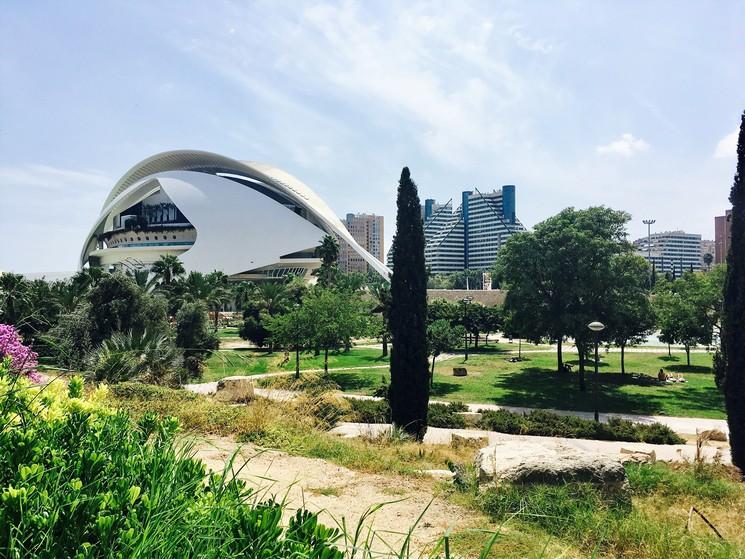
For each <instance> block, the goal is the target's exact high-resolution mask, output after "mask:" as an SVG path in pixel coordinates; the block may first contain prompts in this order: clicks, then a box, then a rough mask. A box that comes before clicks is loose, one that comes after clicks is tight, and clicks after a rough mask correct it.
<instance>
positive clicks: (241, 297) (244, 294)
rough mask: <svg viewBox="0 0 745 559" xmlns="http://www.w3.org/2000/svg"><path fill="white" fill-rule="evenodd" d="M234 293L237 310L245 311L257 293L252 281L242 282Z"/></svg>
mask: <svg viewBox="0 0 745 559" xmlns="http://www.w3.org/2000/svg"><path fill="white" fill-rule="evenodd" d="M233 291H234V292H235V306H236V308H237V309H238V310H243V307H245V306H246V304H247V303H248V302H249V301H250V300H251V299H252V298H253V296H254V294H255V293H256V286H255V285H254V284H253V283H251V282H250V281H242V282H239V283H238V284H236V286H235V288H234V289H233Z"/></svg>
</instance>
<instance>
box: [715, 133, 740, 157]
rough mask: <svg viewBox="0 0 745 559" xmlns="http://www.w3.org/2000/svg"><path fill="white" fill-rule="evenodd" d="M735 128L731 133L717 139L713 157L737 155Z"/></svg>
mask: <svg viewBox="0 0 745 559" xmlns="http://www.w3.org/2000/svg"><path fill="white" fill-rule="evenodd" d="M737 132H738V130H737V128H735V129H734V130H733V131H732V133H731V134H727V135H726V136H725V137H724V138H722V139H721V140H719V143H718V144H717V148H716V149H715V150H714V157H715V158H717V159H723V158H725V157H734V156H735V155H737Z"/></svg>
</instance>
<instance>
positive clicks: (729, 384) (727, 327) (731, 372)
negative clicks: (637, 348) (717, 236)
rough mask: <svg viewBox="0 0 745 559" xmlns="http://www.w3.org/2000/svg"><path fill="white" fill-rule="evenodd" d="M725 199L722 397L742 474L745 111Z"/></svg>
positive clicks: (734, 456) (744, 456)
mask: <svg viewBox="0 0 745 559" xmlns="http://www.w3.org/2000/svg"><path fill="white" fill-rule="evenodd" d="M729 200H730V202H731V203H732V217H731V219H732V225H731V228H732V243H731V245H730V249H729V254H728V255H727V280H726V283H725V288H724V316H723V319H724V320H723V322H724V328H723V333H722V351H723V354H724V358H725V360H726V369H725V370H726V373H725V379H724V398H725V404H726V406H727V423H728V424H729V431H730V446H731V448H732V451H731V452H732V463H733V464H734V465H735V466H737V467H738V468H740V471H741V472H742V474H743V477H745V111H744V112H743V114H742V120H741V123H740V137H739V139H738V142H737V172H736V174H735V180H734V183H733V184H732V191H731V192H730V196H729Z"/></svg>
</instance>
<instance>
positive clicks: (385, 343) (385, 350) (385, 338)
mask: <svg viewBox="0 0 745 559" xmlns="http://www.w3.org/2000/svg"><path fill="white" fill-rule="evenodd" d="M383 357H388V336H385V335H384V336H383Z"/></svg>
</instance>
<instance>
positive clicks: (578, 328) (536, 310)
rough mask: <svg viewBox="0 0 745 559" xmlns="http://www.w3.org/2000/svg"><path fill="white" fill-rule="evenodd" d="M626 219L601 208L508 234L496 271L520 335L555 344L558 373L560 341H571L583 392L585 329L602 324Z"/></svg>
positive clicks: (625, 246)
mask: <svg viewBox="0 0 745 559" xmlns="http://www.w3.org/2000/svg"><path fill="white" fill-rule="evenodd" d="M629 219H630V216H629V215H628V214H627V213H626V212H620V211H616V210H612V209H610V208H605V207H593V208H588V209H586V210H575V209H574V208H566V209H565V210H562V211H561V212H560V213H558V214H557V215H555V216H553V217H550V218H548V219H547V220H545V221H543V222H541V223H539V224H538V225H536V226H535V228H534V230H533V232H531V233H519V234H517V235H513V236H512V237H510V239H509V240H508V241H507V243H506V245H505V247H504V248H503V249H502V250H501V251H500V257H499V260H498V261H497V271H498V273H499V275H500V278H501V279H503V280H504V281H505V283H506V284H507V287H508V293H507V298H506V300H505V310H506V311H507V312H508V313H509V314H511V315H513V317H512V319H511V320H512V321H513V323H514V324H516V325H520V330H521V331H522V332H523V336H524V337H526V338H528V339H530V340H532V341H538V339H540V338H548V339H549V340H551V341H553V342H556V344H557V349H556V358H557V359H556V360H557V369H558V371H559V372H561V371H562V370H563V369H564V366H563V356H562V342H563V340H564V338H565V337H566V336H571V337H573V338H574V340H575V342H576V344H577V350H578V352H579V358H580V375H579V380H580V388H584V363H585V354H586V352H587V349H588V347H589V344H590V343H591V342H592V337H591V335H590V331H589V330H588V329H587V324H588V323H590V322H592V321H593V320H600V321H607V320H608V318H609V312H610V309H609V308H608V303H607V298H606V295H607V293H608V290H609V289H610V288H611V287H612V285H613V283H614V281H615V279H614V276H613V274H612V272H611V270H610V266H611V260H612V258H613V257H614V256H615V255H619V254H625V253H629V252H631V250H632V247H631V245H630V244H629V243H628V242H627V241H626V231H625V225H626V223H627V222H628V221H629Z"/></svg>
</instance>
